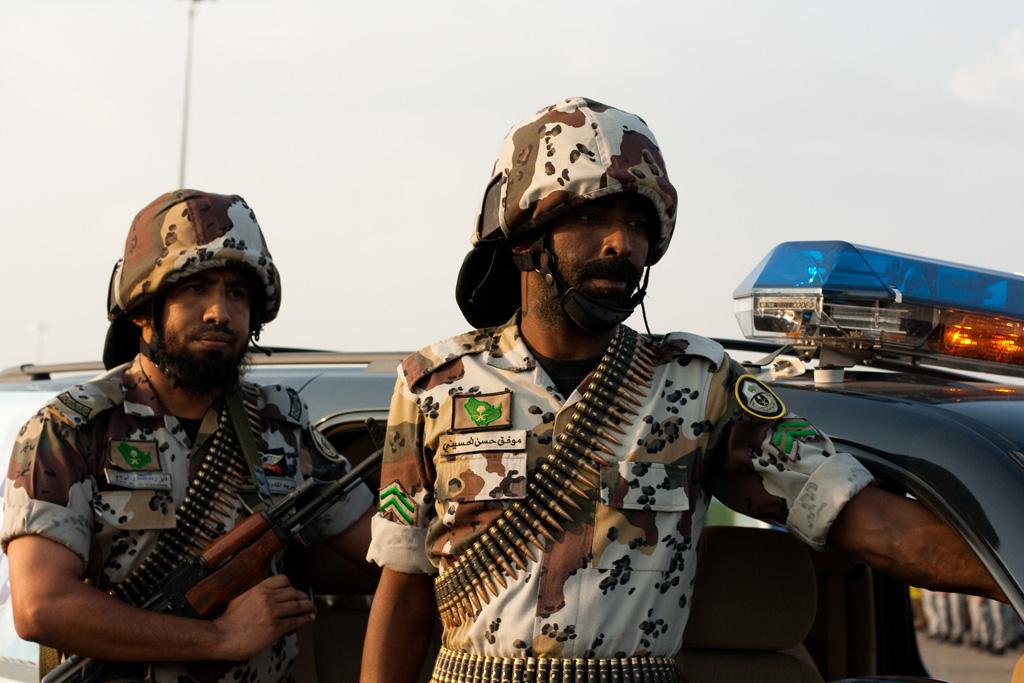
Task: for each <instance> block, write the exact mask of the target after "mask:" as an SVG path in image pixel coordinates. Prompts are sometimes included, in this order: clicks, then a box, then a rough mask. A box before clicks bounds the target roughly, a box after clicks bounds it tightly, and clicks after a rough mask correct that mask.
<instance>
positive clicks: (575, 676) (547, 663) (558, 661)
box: [430, 647, 680, 683]
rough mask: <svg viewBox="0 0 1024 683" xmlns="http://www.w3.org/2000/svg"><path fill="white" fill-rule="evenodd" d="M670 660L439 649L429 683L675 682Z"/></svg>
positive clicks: (674, 672) (675, 673)
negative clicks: (496, 654)
mask: <svg viewBox="0 0 1024 683" xmlns="http://www.w3.org/2000/svg"><path fill="white" fill-rule="evenodd" d="M679 681H680V678H679V670H678V669H677V668H676V665H675V662H674V661H673V660H672V658H671V657H616V658H608V659H593V658H588V659H583V658H576V659H563V658H559V657H489V656H484V655H477V654H472V653H470V652H457V651H455V650H449V649H448V648H446V647H442V648H441V651H440V652H439V653H438V655H437V661H436V663H435V664H434V672H433V673H432V674H431V676H430V683H679Z"/></svg>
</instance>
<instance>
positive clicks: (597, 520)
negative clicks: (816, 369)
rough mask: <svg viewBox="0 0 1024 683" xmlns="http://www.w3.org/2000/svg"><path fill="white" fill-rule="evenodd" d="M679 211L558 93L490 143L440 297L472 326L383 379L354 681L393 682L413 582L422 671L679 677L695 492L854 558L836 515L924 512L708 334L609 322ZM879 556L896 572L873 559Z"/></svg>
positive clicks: (610, 125)
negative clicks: (437, 620) (428, 649)
mask: <svg viewBox="0 0 1024 683" xmlns="http://www.w3.org/2000/svg"><path fill="white" fill-rule="evenodd" d="M676 200H677V197H676V190H675V188H674V187H673V186H672V184H671V182H670V181H669V177H668V175H667V171H666V168H665V162H664V160H663V159H662V155H661V151H660V149H659V147H658V145H657V143H656V141H655V138H654V135H653V133H652V132H651V131H650V129H649V128H648V127H647V125H646V124H645V123H644V121H643V120H642V119H640V118H639V117H637V116H635V115H633V114H629V113H627V112H624V111H621V110H618V109H615V108H612V107H609V106H606V105H603V104H600V103H598V102H594V101H591V100H587V99H568V100H564V101H562V102H559V103H558V104H556V105H553V106H550V107H547V108H545V109H542V110H540V111H539V112H537V114H535V115H534V116H532V117H530V118H529V119H527V120H526V121H524V122H522V123H520V124H518V125H517V126H515V127H513V129H512V130H511V132H510V133H509V134H508V136H507V137H506V139H505V143H504V145H503V147H502V149H501V151H500V153H499V156H498V160H497V162H496V164H495V166H494V171H493V177H492V181H491V183H490V184H489V186H488V189H487V192H486V194H485V197H484V200H483V204H482V210H481V214H480V217H479V220H478V224H477V227H476V230H475V232H474V240H473V241H474V247H473V250H472V251H471V252H470V254H469V256H467V258H466V260H465V262H464V264H463V267H462V271H461V273H460V277H459V284H458V287H457V291H456V298H457V300H458V302H459V304H460V306H461V308H462V310H463V313H464V314H465V315H466V317H467V319H468V320H469V321H470V323H471V324H473V325H475V326H476V327H478V328H480V329H477V330H474V331H472V332H468V333H466V334H462V335H459V336H456V337H453V338H451V339H448V340H445V341H442V342H439V343H436V344H433V345H431V346H428V347H426V348H424V349H423V350H421V351H419V352H418V353H415V354H413V355H412V356H409V357H408V358H407V359H405V361H404V362H403V363H402V364H401V366H400V368H399V372H398V380H397V383H396V386H395V391H394V396H393V399H392V404H391V413H390V416H389V423H388V434H387V443H386V446H385V455H384V458H385V462H384V466H383V469H382V473H381V489H380V500H379V503H380V505H379V512H378V514H377V515H376V516H375V517H374V518H373V540H372V542H371V545H370V551H369V554H368V559H370V560H372V561H374V562H376V563H378V564H380V565H382V566H383V567H384V568H385V569H384V571H383V575H382V579H381V583H380V586H379V588H378V591H377V594H376V597H375V600H374V604H373V608H372V612H371V619H370V626H369V629H368V632H367V638H366V644H365V647H364V653H363V678H362V680H363V681H364V683H366V682H369V681H379V680H388V681H392V680H395V681H399V680H413V678H414V676H415V672H416V664H415V662H416V661H417V659H416V658H417V657H421V656H422V654H423V652H424V651H425V639H426V638H428V637H429V633H430V613H431V612H430V610H431V604H430V603H431V602H432V598H433V596H432V595H431V593H432V591H434V590H436V592H437V601H438V603H439V609H440V616H441V621H442V624H443V627H444V631H443V636H442V650H441V652H440V654H439V656H438V659H437V661H436V663H435V668H434V675H433V680H434V681H445V682H446V683H463V682H466V683H468V681H470V680H474V681H476V680H483V681H506V680H509V681H520V680H523V681H537V682H538V683H540V682H544V683H546V682H547V681H564V680H572V681H584V680H586V681H598V680H601V681H621V682H623V683H627V682H631V681H641V680H643V681H674V680H677V676H678V673H677V671H676V668H675V665H674V663H673V661H672V657H673V656H674V655H675V654H676V652H677V651H678V650H679V648H680V644H681V642H682V638H683V629H684V627H685V625H686V620H687V614H688V610H689V602H690V597H691V595H690V594H691V590H692V586H693V582H694V573H695V571H696V568H697V567H696V561H695V560H696V557H695V552H694V550H695V546H696V544H697V541H698V540H699V538H700V534H701V530H702V528H703V526H704V521H705V517H706V514H707V509H708V503H709V501H710V499H711V495H712V494H714V495H716V496H718V497H719V498H721V499H722V500H723V501H725V502H726V503H728V504H729V505H731V506H732V507H734V508H735V509H737V510H739V511H741V512H743V513H745V514H748V515H754V516H757V517H761V518H763V519H767V520H771V521H773V522H777V523H779V524H785V525H786V526H787V527H788V528H789V530H790V531H791V532H792V533H794V534H796V535H797V536H799V537H800V538H802V539H803V540H804V541H806V542H807V543H808V544H810V545H811V546H812V547H815V548H822V547H824V546H825V544H826V542H830V543H833V544H837V545H841V546H843V547H846V548H849V549H852V550H857V551H861V554H867V555H870V554H872V553H874V554H876V555H879V556H881V555H882V553H881V551H880V550H879V548H880V547H882V546H883V545H884V544H882V543H878V544H877V545H876V546H874V547H872V548H870V552H869V548H868V547H867V546H866V545H860V544H862V543H870V542H871V539H870V538H869V539H867V540H865V538H864V537H865V536H869V537H870V536H877V534H871V533H866V532H864V533H853V532H850V531H848V530H847V529H842V532H841V533H840V528H841V526H842V525H841V524H840V523H838V522H837V521H836V520H837V518H840V514H841V513H843V514H844V515H846V508H856V512H857V514H858V515H865V514H867V515H869V516H870V515H871V513H870V512H867V513H865V509H868V510H870V508H872V507H874V505H875V504H876V503H878V501H879V500H880V499H884V500H885V503H886V505H885V506H883V507H884V508H885V510H886V513H887V514H889V515H891V518H892V519H907V517H906V506H911V508H912V511H911V512H912V514H911V515H910V518H909V519H910V526H911V527H915V528H920V525H919V524H918V523H919V522H920V521H921V519H922V518H920V517H914V515H917V514H923V515H925V517H924V518H923V519H925V520H929V521H930V522H934V521H935V520H934V518H933V517H930V516H929V515H928V513H927V512H925V511H924V510H923V508H919V507H917V506H916V505H914V504H913V503H912V502H910V501H906V500H905V499H902V498H899V497H896V496H888V494H885V493H883V492H881V491H879V490H877V489H875V488H874V487H871V486H869V484H870V483H871V481H872V477H871V475H870V474H869V473H868V471H867V470H866V469H864V467H863V466H861V465H860V464H859V463H858V462H857V461H856V460H855V459H854V458H853V457H852V456H850V455H848V454H844V453H838V452H836V450H835V449H834V447H833V445H832V443H831V442H830V441H829V439H828V438H827V437H826V436H825V435H824V434H822V433H820V432H818V431H817V430H816V429H814V427H813V426H812V425H811V424H810V423H808V422H807V421H806V420H803V419H801V418H800V417H798V416H796V415H792V414H790V413H788V412H787V411H786V409H785V406H784V405H783V404H782V401H781V400H780V399H779V398H778V397H777V396H776V395H775V394H774V393H773V392H772V391H771V390H770V389H769V388H768V387H767V386H765V385H764V384H762V383H761V382H760V381H759V380H758V379H757V378H756V377H752V376H750V375H748V374H746V373H745V371H744V369H743V367H742V366H741V365H739V364H738V363H737V362H735V361H732V360H730V359H729V357H728V356H727V355H726V353H725V352H724V350H723V348H722V347H721V346H720V345H719V344H717V343H715V342H714V341H711V340H709V339H705V338H703V337H699V336H696V335H693V334H687V333H671V334H667V335H659V336H654V337H650V338H647V337H642V336H639V335H636V333H633V332H632V331H630V330H628V328H625V326H623V325H622V324H621V323H622V321H624V320H625V318H626V317H627V316H628V315H629V314H630V313H631V312H632V311H633V309H634V308H635V306H636V305H637V304H638V303H639V302H640V301H641V300H642V297H643V294H644V291H645V289H646V283H647V278H646V277H641V274H642V273H643V271H644V269H645V268H647V267H650V266H652V265H654V264H655V263H657V261H658V260H659V259H660V258H661V257H662V255H663V254H664V253H665V250H666V249H667V247H668V244H669V241H670V239H671V237H672V231H673V227H674V223H675V217H676V210H677V201H676ZM516 309H520V310H519V311H517V310H516ZM880 497H882V498H880ZM851 501H859V503H860V504H859V505H856V506H855V505H853V503H852V502H851ZM866 521H870V522H872V523H874V522H877V521H878V518H877V517H874V516H870V520H869V519H868V518H867V517H862V518H861V519H859V520H857V521H856V522H855V523H851V524H849V525H847V526H849V527H851V528H853V529H855V530H857V529H859V530H862V531H863V530H866V529H868V528H871V527H870V525H869V524H863V522H866ZM915 525H916V526H915ZM939 526H941V525H939ZM830 530H831V531H832V533H831V534H830ZM904 531H906V530H904ZM907 533H909V531H907ZM945 540H946V541H949V539H948V538H946V539H945ZM950 542H952V543H954V545H955V544H956V543H958V541H956V538H955V537H953V540H952V541H950ZM918 547H919V546H918ZM955 548H956V551H957V552H961V553H962V552H964V549H963V547H962V546H960V545H955ZM886 550H889V549H888V548H887V547H886ZM886 556H887V555H886ZM896 561H898V562H907V563H908V564H911V563H910V561H909V560H908V558H906V557H902V556H900V557H899V558H898V560H895V561H893V562H881V561H879V562H877V563H876V564H881V565H884V566H892V565H893V564H894V563H895V562H896ZM431 577H436V578H434V579H433V580H432V579H431ZM972 577H973V575H972ZM432 584H433V585H432ZM399 651H400V652H401V653H402V655H403V656H397V654H398V652H399ZM410 654H411V655H413V656H412V657H410V656H409V655H410Z"/></svg>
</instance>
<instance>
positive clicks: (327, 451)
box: [307, 425, 341, 462]
mask: <svg viewBox="0 0 1024 683" xmlns="http://www.w3.org/2000/svg"><path fill="white" fill-rule="evenodd" d="M307 431H308V432H309V441H310V443H311V444H313V448H315V449H316V452H317V453H319V454H320V455H322V456H324V459H326V460H328V461H329V462H341V453H339V452H338V451H337V450H336V449H335V448H334V446H332V445H331V442H330V441H328V440H327V437H326V436H324V435H323V432H321V431H320V430H319V429H317V428H316V427H314V426H313V425H309V427H308V428H307Z"/></svg>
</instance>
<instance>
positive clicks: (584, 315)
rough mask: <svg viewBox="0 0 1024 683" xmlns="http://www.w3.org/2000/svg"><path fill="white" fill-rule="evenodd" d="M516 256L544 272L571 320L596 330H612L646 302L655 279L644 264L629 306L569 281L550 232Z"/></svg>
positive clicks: (526, 268) (521, 265) (520, 262)
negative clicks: (594, 294) (551, 243)
mask: <svg viewBox="0 0 1024 683" xmlns="http://www.w3.org/2000/svg"><path fill="white" fill-rule="evenodd" d="M512 260H513V262H514V263H515V264H516V267H518V268H519V270H521V271H524V272H529V271H531V270H535V271H537V272H538V273H540V276H541V277H542V278H543V279H544V282H545V284H547V285H548V287H550V288H551V292H552V294H553V295H554V297H555V298H556V299H558V301H559V303H560V304H561V307H562V311H563V312H564V313H565V315H566V316H567V317H568V318H569V320H571V321H572V322H573V323H575V324H576V325H577V326H578V327H579V328H581V329H583V330H586V331H587V332H592V333H594V334H601V333H604V332H608V331H609V330H612V329H614V328H615V327H616V326H617V325H619V324H620V323H622V322H623V321H624V320H625V319H626V318H628V317H629V316H630V315H631V314H632V313H633V311H634V310H635V309H636V307H637V306H638V305H640V304H641V303H642V302H643V300H644V297H645V296H646V295H647V283H648V282H649V281H650V279H651V269H650V266H647V267H645V268H644V279H643V284H641V285H640V287H639V288H638V289H637V290H636V292H634V293H633V296H631V297H630V299H629V303H628V304H626V305H625V306H616V305H615V304H610V303H607V302H603V301H598V300H597V299H594V298H593V297H591V296H588V295H587V294H585V293H584V292H583V291H581V290H580V289H579V288H578V287H576V286H572V287H570V286H569V285H568V283H567V282H566V281H565V278H564V277H562V274H561V273H560V272H559V270H558V259H557V258H556V257H555V254H554V252H552V251H551V249H550V248H549V246H548V244H547V235H546V234H544V235H541V236H539V237H538V238H537V239H536V240H535V241H534V242H533V244H531V245H530V250H529V251H528V252H525V253H513V254H512Z"/></svg>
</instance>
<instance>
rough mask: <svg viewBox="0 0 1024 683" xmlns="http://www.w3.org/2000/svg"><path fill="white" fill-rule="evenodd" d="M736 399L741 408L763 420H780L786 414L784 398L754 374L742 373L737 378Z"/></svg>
mask: <svg viewBox="0 0 1024 683" xmlns="http://www.w3.org/2000/svg"><path fill="white" fill-rule="evenodd" d="M736 401H737V403H739V404H740V408H743V410H745V411H747V412H748V413H750V414H751V415H753V416H754V417H758V418H761V419H762V420H778V419H779V418H780V417H782V416H783V415H785V414H786V406H785V404H783V403H782V399H781V398H779V397H778V396H776V395H775V392H774V391H772V390H771V389H769V388H768V386H767V385H766V384H765V383H764V382H762V381H761V380H759V379H758V378H756V377H754V376H753V375H741V376H740V378H739V379H737V380H736Z"/></svg>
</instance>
